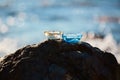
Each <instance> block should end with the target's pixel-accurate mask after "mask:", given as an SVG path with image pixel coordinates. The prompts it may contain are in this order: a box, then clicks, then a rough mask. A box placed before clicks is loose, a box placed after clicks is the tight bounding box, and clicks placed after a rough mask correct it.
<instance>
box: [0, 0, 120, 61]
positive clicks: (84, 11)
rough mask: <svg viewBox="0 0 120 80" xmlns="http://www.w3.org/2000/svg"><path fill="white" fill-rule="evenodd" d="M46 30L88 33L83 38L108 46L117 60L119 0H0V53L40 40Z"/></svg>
mask: <svg viewBox="0 0 120 80" xmlns="http://www.w3.org/2000/svg"><path fill="white" fill-rule="evenodd" d="M47 30H52V31H53V30H55V31H62V32H64V33H82V32H84V33H90V37H88V38H89V40H88V39H87V40H86V41H88V42H89V43H91V44H93V45H94V44H95V45H94V46H98V47H100V48H101V47H102V49H103V50H108V49H109V48H111V47H112V49H114V50H112V51H113V53H115V55H116V57H117V59H118V61H119V62H120V53H119V52H120V50H119V49H120V0H0V57H3V56H5V55H7V54H9V53H13V52H14V51H16V50H17V49H19V48H21V47H23V46H25V45H28V44H35V43H39V42H41V41H44V40H45V39H46V38H45V36H44V31H47ZM93 33H96V34H99V35H105V36H107V37H105V38H104V39H96V38H91V35H92V36H93ZM96 43H99V44H96ZM105 46H107V47H108V48H107V49H104V48H105Z"/></svg>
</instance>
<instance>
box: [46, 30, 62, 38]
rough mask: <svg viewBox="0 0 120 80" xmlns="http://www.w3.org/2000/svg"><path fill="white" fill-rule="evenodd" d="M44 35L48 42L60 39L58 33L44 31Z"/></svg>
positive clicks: (60, 36)
mask: <svg viewBox="0 0 120 80" xmlns="http://www.w3.org/2000/svg"><path fill="white" fill-rule="evenodd" d="M44 34H45V36H46V37H47V38H48V39H50V40H54V39H62V32H60V31H45V32H44Z"/></svg>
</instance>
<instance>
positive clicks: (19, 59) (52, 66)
mask: <svg viewBox="0 0 120 80" xmlns="http://www.w3.org/2000/svg"><path fill="white" fill-rule="evenodd" d="M119 69H120V68H119V65H118V63H117V60H116V58H115V57H114V55H112V54H111V53H108V52H103V51H101V50H100V49H98V48H96V47H92V46H91V45H90V44H88V43H85V42H81V43H79V44H69V43H65V42H64V41H55V40H48V41H45V42H43V43H40V44H37V45H28V46H26V47H24V48H21V49H19V50H17V51H16V52H15V53H13V54H10V55H8V56H6V57H5V58H4V59H3V60H2V61H1V62H0V80H117V79H118V80H119V77H118V76H119V72H118V70H119ZM119 71H120V70H119Z"/></svg>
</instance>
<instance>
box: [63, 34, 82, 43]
mask: <svg viewBox="0 0 120 80" xmlns="http://www.w3.org/2000/svg"><path fill="white" fill-rule="evenodd" d="M81 38H82V34H62V39H63V40H64V41H65V42H67V43H72V44H74V43H79V42H80V39H81Z"/></svg>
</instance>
